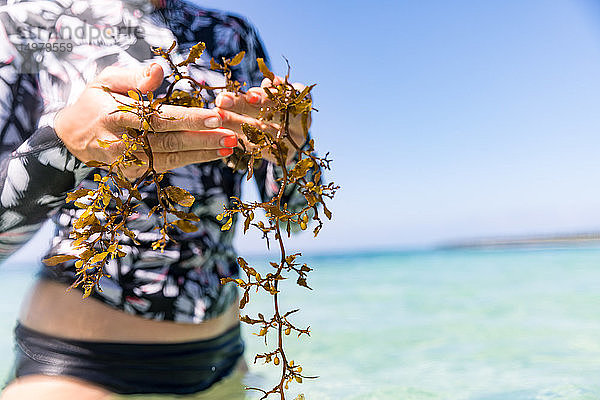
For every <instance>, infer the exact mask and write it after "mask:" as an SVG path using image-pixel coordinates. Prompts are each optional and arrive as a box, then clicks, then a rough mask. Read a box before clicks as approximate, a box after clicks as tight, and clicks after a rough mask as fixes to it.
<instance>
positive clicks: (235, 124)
mask: <svg viewBox="0 0 600 400" xmlns="http://www.w3.org/2000/svg"><path fill="white" fill-rule="evenodd" d="M219 114H220V115H221V119H222V120H223V127H225V128H227V129H230V130H232V131H234V132H238V133H241V132H242V131H241V129H240V126H241V125H242V124H248V125H252V126H254V127H256V128H258V129H260V130H262V131H269V132H272V133H275V132H277V130H278V129H279V126H278V125H277V124H274V123H268V124H267V123H265V122H264V121H260V120H258V119H256V118H253V117H250V116H248V115H243V114H238V113H236V112H233V111H226V110H220V111H219Z"/></svg>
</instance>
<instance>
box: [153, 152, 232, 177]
mask: <svg viewBox="0 0 600 400" xmlns="http://www.w3.org/2000/svg"><path fill="white" fill-rule="evenodd" d="M232 153H233V149H229V148H226V149H219V150H193V151H178V152H174V153H155V154H153V157H154V169H156V171H157V172H166V171H169V170H172V169H175V168H179V167H183V166H186V165H189V164H195V163H204V162H208V161H214V160H218V159H220V158H223V157H227V156H230V155H231V154H232Z"/></svg>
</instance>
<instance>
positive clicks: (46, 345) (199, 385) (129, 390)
mask: <svg viewBox="0 0 600 400" xmlns="http://www.w3.org/2000/svg"><path fill="white" fill-rule="evenodd" d="M15 341H16V346H15V352H16V360H15V365H14V370H13V376H14V377H21V376H25V375H34V374H35V375H39V374H42V375H68V376H73V377H77V378H80V379H83V380H86V381H88V382H92V383H95V384H97V385H100V386H103V387H104V388H106V389H107V390H110V391H112V392H114V393H120V394H142V393H170V394H190V393H196V392H199V391H202V390H204V389H207V388H208V387H210V386H211V385H212V384H214V383H216V382H217V381H219V380H221V379H222V378H224V377H225V376H227V375H229V374H230V373H231V372H232V371H233V369H234V368H235V366H236V364H237V362H238V360H239V359H240V357H241V356H242V354H243V352H244V342H243V341H242V338H241V335H240V326H239V325H237V326H235V327H234V328H232V329H230V330H229V331H227V332H225V333H224V334H223V335H221V336H219V337H217V338H214V339H208V340H199V341H193V342H183V343H151V344H141V343H134V344H131V343H122V342H91V341H82V340H71V339H62V338H57V337H54V336H50V335H46V334H43V333H41V332H38V331H34V330H32V329H29V328H26V327H25V326H23V325H21V324H17V326H16V328H15Z"/></svg>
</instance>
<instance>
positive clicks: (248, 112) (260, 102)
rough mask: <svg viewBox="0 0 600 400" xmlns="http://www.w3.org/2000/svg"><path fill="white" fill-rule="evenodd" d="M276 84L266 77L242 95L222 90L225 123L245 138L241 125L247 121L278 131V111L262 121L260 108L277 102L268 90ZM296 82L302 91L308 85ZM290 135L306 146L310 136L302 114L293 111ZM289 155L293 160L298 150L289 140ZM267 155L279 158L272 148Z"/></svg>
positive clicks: (220, 100) (220, 105)
mask: <svg viewBox="0 0 600 400" xmlns="http://www.w3.org/2000/svg"><path fill="white" fill-rule="evenodd" d="M281 83H283V79H282V78H280V77H275V83H274V84H275V85H278V84H281ZM269 86H272V83H271V80H270V79H267V78H265V79H263V81H262V83H261V85H260V88H259V87H253V88H250V89H248V92H247V93H246V94H240V95H238V96H236V95H234V94H233V93H231V92H222V93H219V95H218V96H217V99H216V105H217V107H218V110H219V114H220V116H221V118H222V120H223V126H224V127H226V128H228V129H231V130H233V131H235V132H236V133H237V134H238V137H240V138H241V140H245V135H244V134H243V132H242V129H241V125H242V124H243V123H247V124H249V125H252V126H254V127H256V128H259V129H261V130H263V131H268V132H271V133H276V132H278V131H279V129H280V126H279V124H278V123H275V122H273V121H279V117H278V116H277V115H275V116H274V118H273V121H260V120H258V118H259V116H260V110H261V108H262V107H268V106H269V105H271V104H273V102H272V100H270V99H269V98H268V97H267V94H266V92H265V90H264V88H265V87H269ZM292 86H294V88H295V89H296V90H299V91H302V90H303V89H304V88H305V86H304V85H303V84H301V83H293V84H292ZM290 117H291V119H290V125H289V130H290V136H291V138H292V140H293V141H294V143H295V144H296V145H297V146H298V147H302V145H303V144H304V141H305V140H306V137H305V136H304V128H303V127H302V118H301V116H300V115H297V116H293V115H290ZM310 123H311V119H310V116H309V118H308V127H310ZM287 145H288V155H287V160H290V159H291V158H292V157H293V156H294V155H295V154H296V147H295V146H294V145H293V144H291V143H287ZM263 157H264V158H265V159H267V160H268V161H272V162H275V161H276V160H275V159H274V158H273V156H272V155H271V154H270V153H269V152H265V153H264V154H263Z"/></svg>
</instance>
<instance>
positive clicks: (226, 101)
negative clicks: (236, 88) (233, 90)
mask: <svg viewBox="0 0 600 400" xmlns="http://www.w3.org/2000/svg"><path fill="white" fill-rule="evenodd" d="M217 106H218V107H221V108H231V107H233V98H232V97H231V96H228V95H225V94H222V95H220V96H219V104H217Z"/></svg>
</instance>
